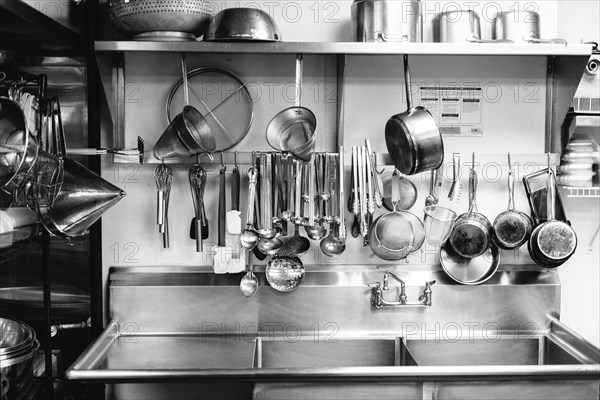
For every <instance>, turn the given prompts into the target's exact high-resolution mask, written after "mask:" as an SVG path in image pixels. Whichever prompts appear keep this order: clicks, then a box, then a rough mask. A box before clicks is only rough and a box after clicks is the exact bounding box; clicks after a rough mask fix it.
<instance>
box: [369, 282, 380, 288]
mask: <svg viewBox="0 0 600 400" xmlns="http://www.w3.org/2000/svg"><path fill="white" fill-rule="evenodd" d="M367 286H368V287H370V288H375V289H379V288H380V287H381V283H380V282H374V283H367Z"/></svg>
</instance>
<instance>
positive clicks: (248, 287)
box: [240, 246, 258, 299]
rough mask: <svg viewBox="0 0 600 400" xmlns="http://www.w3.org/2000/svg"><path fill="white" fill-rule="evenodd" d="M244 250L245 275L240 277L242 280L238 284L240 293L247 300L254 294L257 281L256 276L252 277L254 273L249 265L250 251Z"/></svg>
mask: <svg viewBox="0 0 600 400" xmlns="http://www.w3.org/2000/svg"><path fill="white" fill-rule="evenodd" d="M244 247H245V246H244ZM252 247H254V246H252ZM246 249H247V250H246V275H244V276H243V277H242V280H241V282H240V290H241V291H242V293H243V294H244V296H245V297H246V298H247V299H249V298H250V297H252V296H253V295H254V293H256V290H257V289H258V279H256V275H254V272H252V264H251V263H250V251H249V250H248V248H246Z"/></svg>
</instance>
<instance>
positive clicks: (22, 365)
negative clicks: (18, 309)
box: [0, 318, 40, 399]
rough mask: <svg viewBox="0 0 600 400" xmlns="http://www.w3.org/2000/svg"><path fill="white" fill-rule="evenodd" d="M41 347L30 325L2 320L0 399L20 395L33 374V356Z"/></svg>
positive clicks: (0, 328) (0, 325)
mask: <svg viewBox="0 0 600 400" xmlns="http://www.w3.org/2000/svg"><path fill="white" fill-rule="evenodd" d="M39 347H40V344H39V342H38V341H37V340H36V336H35V331H34V330H33V329H32V328H31V327H30V326H29V325H27V324H24V323H23V322H19V321H14V320H11V319H7V318H0V373H1V376H2V381H3V382H2V387H1V389H2V392H1V393H2V396H0V397H2V398H3V399H4V398H5V397H4V396H5V395H6V396H7V397H6V398H12V397H11V396H10V395H8V394H10V393H12V392H14V393H19V391H20V390H21V386H22V385H23V383H24V382H25V380H26V378H27V377H28V376H30V375H31V374H32V364H33V356H34V354H35V352H36V351H37V350H38V348H39ZM4 381H7V382H4ZM5 390H8V394H7V393H5Z"/></svg>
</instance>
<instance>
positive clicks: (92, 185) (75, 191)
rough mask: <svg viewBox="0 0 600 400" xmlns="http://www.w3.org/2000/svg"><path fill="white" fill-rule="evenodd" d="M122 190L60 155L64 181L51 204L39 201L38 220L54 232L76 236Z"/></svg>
mask: <svg viewBox="0 0 600 400" xmlns="http://www.w3.org/2000/svg"><path fill="white" fill-rule="evenodd" d="M123 196H125V192H124V191H123V190H121V189H119V188H118V187H116V186H114V185H113V184H111V183H109V182H107V181H106V180H104V179H103V178H102V177H100V176H99V175H97V174H95V173H93V172H92V171H90V170H89V169H87V168H86V167H84V166H83V165H81V164H79V163H78V162H76V161H73V160H70V159H68V158H65V159H64V181H63V184H62V187H61V190H60V192H59V193H58V195H57V197H56V198H55V199H54V203H53V204H52V205H51V206H43V205H39V206H38V207H37V208H38V214H39V216H40V221H41V222H42V224H43V225H44V227H45V228H46V229H48V231H49V232H50V233H52V234H54V235H56V236H60V237H71V236H79V235H82V234H84V233H85V231H86V230H87V229H88V228H89V227H90V226H91V225H92V224H93V223H94V222H96V221H97V220H98V219H99V218H100V217H101V216H102V214H103V213H104V212H105V211H106V210H108V209H109V208H110V207H112V206H113V205H115V204H116V203H117V202H118V201H119V200H121V198H122V197H123Z"/></svg>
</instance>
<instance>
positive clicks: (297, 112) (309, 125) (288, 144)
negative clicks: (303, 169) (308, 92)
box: [267, 54, 317, 161]
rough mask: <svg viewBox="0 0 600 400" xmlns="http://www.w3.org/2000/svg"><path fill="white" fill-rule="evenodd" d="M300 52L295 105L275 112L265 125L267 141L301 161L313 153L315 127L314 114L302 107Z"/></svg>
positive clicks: (307, 159) (309, 157)
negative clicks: (277, 112)
mask: <svg viewBox="0 0 600 400" xmlns="http://www.w3.org/2000/svg"><path fill="white" fill-rule="evenodd" d="M303 64H304V62H303V58H302V54H298V55H297V56H296V105H295V106H294V107H290V108H286V109H285V110H283V111H281V112H280V113H279V114H277V115H276V116H275V117H273V119H272V120H271V122H269V125H268V126H267V142H268V143H269V145H270V146H271V147H273V148H274V149H275V150H278V151H288V152H290V153H292V154H293V155H294V156H296V157H297V158H299V159H301V160H303V161H310V160H311V159H312V156H313V154H314V149H315V143H316V135H315V129H316V128H317V118H316V117H315V114H314V113H313V112H312V111H310V110H309V109H308V108H306V107H302V106H301V105H300V104H301V103H302V75H303Z"/></svg>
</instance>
